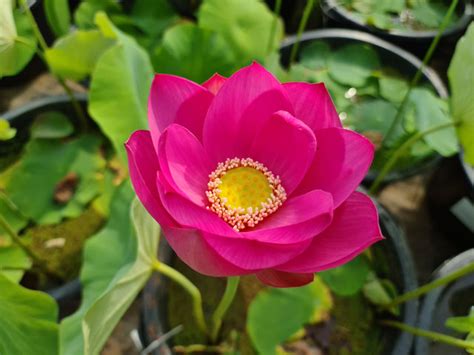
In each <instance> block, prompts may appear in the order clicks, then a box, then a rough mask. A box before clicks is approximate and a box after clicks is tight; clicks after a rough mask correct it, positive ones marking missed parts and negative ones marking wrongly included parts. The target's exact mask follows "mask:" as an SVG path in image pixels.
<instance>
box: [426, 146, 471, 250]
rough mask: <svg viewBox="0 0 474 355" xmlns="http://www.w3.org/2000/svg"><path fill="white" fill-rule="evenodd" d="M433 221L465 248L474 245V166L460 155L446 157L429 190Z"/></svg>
mask: <svg viewBox="0 0 474 355" xmlns="http://www.w3.org/2000/svg"><path fill="white" fill-rule="evenodd" d="M426 200H427V206H428V210H429V212H430V215H431V218H432V220H433V223H434V224H435V225H436V227H437V228H439V230H441V231H442V233H443V235H444V236H445V237H446V238H448V239H449V240H450V241H452V242H453V243H455V244H456V245H458V247H459V248H460V249H461V250H464V249H466V248H472V247H474V218H473V217H474V168H473V167H471V166H469V165H468V164H467V163H466V162H465V161H463V159H462V156H461V155H460V154H459V155H456V156H454V157H451V158H447V159H443V161H442V162H441V164H440V165H439V166H438V167H437V169H436V170H435V172H434V173H433V175H432V177H431V179H430V182H429V184H428V187H427V191H426Z"/></svg>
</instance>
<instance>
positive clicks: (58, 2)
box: [44, 0, 71, 37]
mask: <svg viewBox="0 0 474 355" xmlns="http://www.w3.org/2000/svg"><path fill="white" fill-rule="evenodd" d="M44 12H45V13H46V19H47V20H48V24H49V27H51V29H52V30H53V32H54V34H55V35H56V36H57V37H59V36H63V35H65V34H66V33H68V32H69V27H70V26H71V13H70V12H69V1H68V0H44Z"/></svg>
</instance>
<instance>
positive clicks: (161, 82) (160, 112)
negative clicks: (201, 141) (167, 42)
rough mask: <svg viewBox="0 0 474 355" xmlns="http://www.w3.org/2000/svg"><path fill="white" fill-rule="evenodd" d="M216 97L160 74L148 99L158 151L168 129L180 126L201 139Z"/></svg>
mask: <svg viewBox="0 0 474 355" xmlns="http://www.w3.org/2000/svg"><path fill="white" fill-rule="evenodd" d="M213 98H214V96H213V95H212V94H211V93H210V92H209V91H208V90H207V89H206V88H204V87H202V86H200V85H198V84H196V83H194V82H192V81H190V80H187V79H184V78H181V77H178V76H174V75H168V74H157V75H155V78H154V79H153V83H152V85H151V90H150V97H149V99H148V124H149V126H150V130H151V133H152V139H153V143H154V145H155V147H157V146H158V144H157V143H158V138H159V136H160V134H161V132H163V131H164V130H165V129H166V127H168V126H169V125H170V124H172V123H179V124H181V125H183V126H185V127H186V128H188V129H189V130H190V131H191V132H193V133H194V135H195V136H196V137H198V138H201V136H202V126H203V122H204V118H205V116H206V113H207V110H208V108H209V105H210V104H211V101H212V100H213Z"/></svg>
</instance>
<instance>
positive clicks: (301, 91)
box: [283, 83, 342, 131]
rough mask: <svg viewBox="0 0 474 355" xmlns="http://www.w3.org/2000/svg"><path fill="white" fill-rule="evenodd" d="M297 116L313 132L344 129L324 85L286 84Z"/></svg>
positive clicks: (285, 86)
mask: <svg viewBox="0 0 474 355" xmlns="http://www.w3.org/2000/svg"><path fill="white" fill-rule="evenodd" d="M283 87H284V88H285V90H286V92H287V93H288V97H289V98H290V101H291V103H292V104H293V108H294V110H295V116H296V117H298V118H299V119H300V120H302V121H303V122H304V123H306V124H307V125H308V126H309V127H311V129H312V130H313V131H316V130H318V129H321V128H330V127H342V124H341V120H340V119H339V115H338V114H337V111H336V107H335V106H334V104H333V102H332V99H331V96H330V95H329V92H328V91H327V90H326V87H325V86H324V84H323V83H317V84H309V83H285V84H283Z"/></svg>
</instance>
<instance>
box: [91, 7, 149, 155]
mask: <svg viewBox="0 0 474 355" xmlns="http://www.w3.org/2000/svg"><path fill="white" fill-rule="evenodd" d="M96 21H97V25H98V26H99V27H100V29H101V31H102V33H103V35H104V36H106V37H112V38H115V39H116V44H115V45H113V46H112V47H110V48H109V49H108V50H107V51H106V52H105V53H104V54H103V55H102V56H101V57H100V59H99V60H98V61H97V64H96V67H95V69H94V72H93V75H92V83H91V90H90V96H89V112H90V114H91V116H92V118H93V119H94V120H95V121H96V122H97V123H98V125H99V126H100V128H101V129H102V131H103V132H104V134H105V135H106V136H107V137H108V138H109V140H110V141H111V142H112V144H113V145H114V148H115V150H116V152H117V153H118V155H119V156H120V158H121V159H122V161H123V162H126V161H127V160H126V154H125V149H124V146H123V145H124V143H125V141H126V140H127V139H128V137H129V136H130V134H131V133H132V132H133V131H135V130H138V129H145V128H146V127H147V99H148V92H149V89H150V86H151V81H152V78H153V69H152V66H151V63H150V59H149V57H148V54H147V53H146V52H145V51H144V50H143V49H142V48H141V47H140V46H139V45H138V44H137V43H136V42H135V40H134V39H133V38H131V37H129V36H127V35H125V34H124V33H122V32H121V31H119V30H118V29H117V28H116V27H115V26H114V25H113V24H112V23H111V22H110V20H109V19H108V18H107V16H106V15H105V13H102V12H100V13H98V14H97V16H96Z"/></svg>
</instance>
